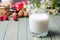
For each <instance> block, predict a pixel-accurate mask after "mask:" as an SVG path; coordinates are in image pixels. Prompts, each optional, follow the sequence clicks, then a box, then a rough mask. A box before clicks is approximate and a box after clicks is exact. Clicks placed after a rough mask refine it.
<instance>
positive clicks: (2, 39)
mask: <svg viewBox="0 0 60 40" xmlns="http://www.w3.org/2000/svg"><path fill="white" fill-rule="evenodd" d="M0 40H60V16H53V15H52V16H50V20H49V33H48V36H47V37H43V38H36V37H32V35H31V33H30V31H29V21H28V18H25V17H24V18H19V21H13V20H12V18H10V20H9V21H2V22H1V21H0Z"/></svg>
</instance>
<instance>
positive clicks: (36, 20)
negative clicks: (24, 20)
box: [29, 8, 49, 37]
mask: <svg viewBox="0 0 60 40" xmlns="http://www.w3.org/2000/svg"><path fill="white" fill-rule="evenodd" d="M37 10H38V9H36V8H35V9H34V10H33V9H32V11H31V12H30V15H29V28H30V32H31V33H32V35H33V36H36V37H44V36H47V34H48V23H49V14H48V13H47V12H46V11H45V10H38V11H37Z"/></svg>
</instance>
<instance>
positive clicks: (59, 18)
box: [53, 15, 60, 28]
mask: <svg viewBox="0 0 60 40" xmlns="http://www.w3.org/2000/svg"><path fill="white" fill-rule="evenodd" d="M53 19H54V20H55V22H56V24H57V25H58V27H59V28H60V16H58V15H57V16H53Z"/></svg>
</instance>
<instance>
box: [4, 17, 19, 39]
mask: <svg viewBox="0 0 60 40" xmlns="http://www.w3.org/2000/svg"><path fill="white" fill-rule="evenodd" d="M18 22H19V21H13V19H12V18H11V19H10V21H9V24H8V26H7V31H6V35H5V37H4V40H17V35H18Z"/></svg>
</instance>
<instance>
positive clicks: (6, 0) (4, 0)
mask: <svg viewBox="0 0 60 40" xmlns="http://www.w3.org/2000/svg"><path fill="white" fill-rule="evenodd" d="M1 2H2V3H5V2H11V0H1Z"/></svg>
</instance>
